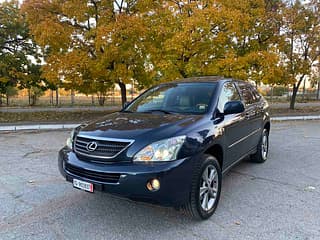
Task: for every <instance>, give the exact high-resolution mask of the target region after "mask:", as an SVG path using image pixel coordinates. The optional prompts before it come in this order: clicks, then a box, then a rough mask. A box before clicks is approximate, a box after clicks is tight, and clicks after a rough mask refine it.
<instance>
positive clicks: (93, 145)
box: [87, 142, 98, 152]
mask: <svg viewBox="0 0 320 240" xmlns="http://www.w3.org/2000/svg"><path fill="white" fill-rule="evenodd" d="M97 147H98V144H97V143H96V142H89V143H88V144H87V150H88V151H89V152H93V151H94V150H96V149H97Z"/></svg>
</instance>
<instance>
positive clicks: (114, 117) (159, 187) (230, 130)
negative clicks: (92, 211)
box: [59, 77, 270, 219]
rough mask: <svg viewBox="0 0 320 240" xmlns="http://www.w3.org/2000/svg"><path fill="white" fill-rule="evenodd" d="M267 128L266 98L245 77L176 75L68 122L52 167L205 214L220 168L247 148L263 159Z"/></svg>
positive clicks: (87, 184)
mask: <svg viewBox="0 0 320 240" xmlns="http://www.w3.org/2000/svg"><path fill="white" fill-rule="evenodd" d="M269 132H270V118H269V114H268V103H267V102H266V100H265V99H264V98H263V97H262V96H261V95H260V94H259V93H258V92H257V90H256V89H255V88H254V87H253V86H252V85H251V84H249V83H247V82H243V81H237V80H233V79H227V78H223V77H196V78H189V79H182V80H180V81H175V82H170V83H164V84H161V85H158V86H155V87H152V88H151V89H149V90H147V91H146V92H144V93H143V94H141V95H140V96H139V97H137V98H136V99H135V100H134V101H132V102H131V103H129V104H128V105H126V107H124V108H123V110H121V111H120V112H116V113H112V114H109V115H106V116H105V117H104V118H102V119H99V120H97V121H95V122H93V123H90V124H83V125H80V126H79V127H77V128H76V129H74V130H73V131H72V133H71V136H70V137H69V138H68V140H67V145H66V146H65V147H64V148H63V149H61V151H60V152H59V169H60V172H61V174H62V175H63V176H64V177H65V178H66V180H67V181H70V182H72V183H73V186H74V187H76V188H79V189H82V190H85V191H88V192H94V191H104V192H108V193H111V194H114V195H118V196H121V197H126V198H130V199H132V200H137V201H145V202H150V203H155V204H161V205H164V206H173V207H175V208H178V209H180V208H182V209H184V210H185V211H186V212H188V213H189V214H191V215H192V216H193V217H195V218H198V219H206V218H209V217H210V216H211V215H212V214H213V213H214V211H215V209H216V207H217V205H218V202H219V198H220V192H221V181H222V174H223V173H225V172H226V171H227V170H229V169H230V168H231V167H232V166H233V165H235V164H236V163H237V162H239V161H240V160H242V159H243V158H245V157H247V156H250V157H251V159H252V160H253V161H255V162H259V163H262V162H264V161H266V159H267V156H268V146H269V144H268V140H269Z"/></svg>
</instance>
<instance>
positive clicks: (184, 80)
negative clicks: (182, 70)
mask: <svg viewBox="0 0 320 240" xmlns="http://www.w3.org/2000/svg"><path fill="white" fill-rule="evenodd" d="M224 80H231V79H228V78H225V77H221V76H201V77H190V78H182V79H178V80H174V81H172V82H170V83H198V82H218V81H224Z"/></svg>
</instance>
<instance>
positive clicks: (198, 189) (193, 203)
mask: <svg viewBox="0 0 320 240" xmlns="http://www.w3.org/2000/svg"><path fill="white" fill-rule="evenodd" d="M197 165H198V166H197V168H196V169H195V172H194V174H193V181H192V187H191V192H190V198H189V201H188V203H187V204H185V205H184V206H183V209H184V210H185V211H186V212H187V213H188V214H189V215H191V216H192V217H193V218H195V219H208V218H209V217H211V216H212V214H213V213H214V212H215V210H216V208H217V206H218V202H219V199H220V192H221V180H222V174H221V168H220V165H219V162H218V161H217V159H216V158H215V157H213V156H211V155H207V154H205V155H203V157H202V159H200V162H199V163H198V164H197Z"/></svg>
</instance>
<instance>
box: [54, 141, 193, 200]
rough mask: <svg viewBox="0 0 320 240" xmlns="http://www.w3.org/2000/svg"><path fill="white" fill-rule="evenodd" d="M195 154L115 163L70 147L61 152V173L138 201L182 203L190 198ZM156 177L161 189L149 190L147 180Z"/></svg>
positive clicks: (69, 178)
mask: <svg viewBox="0 0 320 240" xmlns="http://www.w3.org/2000/svg"><path fill="white" fill-rule="evenodd" d="M194 159H196V158H195V157H193V158H192V157H189V158H185V159H180V160H175V161H171V162H165V163H152V164H146V163H131V162H126V163H124V162H122V163H121V162H119V163H112V164H101V163H93V162H87V161H82V160H80V159H79V158H78V157H77V155H76V154H75V153H74V152H72V151H71V150H70V149H68V148H66V147H65V148H63V149H61V150H60V152H59V157H58V164H59V170H60V173H61V174H62V175H63V176H64V177H65V178H66V180H67V181H70V182H72V181H73V179H74V178H76V179H79V180H83V181H86V182H90V183H93V185H94V190H98V191H103V192H108V193H111V194H114V195H118V196H121V197H125V198H129V199H132V200H135V201H144V202H149V203H155V204H160V205H164V206H179V205H182V204H184V203H186V202H187V201H188V198H189V194H190V189H191V181H192V179H191V176H192V171H193V165H194V163H195V161H194ZM153 178H157V179H158V180H159V181H160V189H159V190H158V191H149V190H148V189H147V187H146V185H147V182H148V181H149V180H151V179H153Z"/></svg>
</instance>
